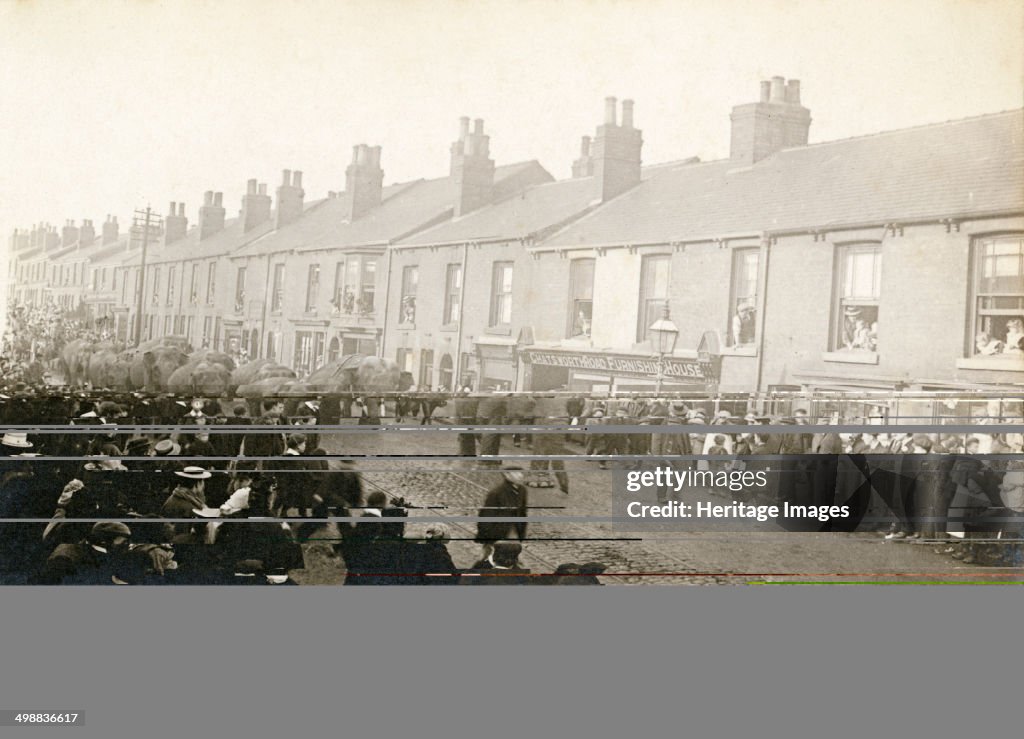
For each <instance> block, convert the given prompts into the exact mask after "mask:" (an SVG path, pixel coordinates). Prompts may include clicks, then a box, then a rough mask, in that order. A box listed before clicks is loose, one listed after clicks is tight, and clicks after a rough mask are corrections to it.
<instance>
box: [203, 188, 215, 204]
mask: <svg viewBox="0 0 1024 739" xmlns="http://www.w3.org/2000/svg"><path fill="white" fill-rule="evenodd" d="M203 205H213V190H207V191H206V192H205V193H203Z"/></svg>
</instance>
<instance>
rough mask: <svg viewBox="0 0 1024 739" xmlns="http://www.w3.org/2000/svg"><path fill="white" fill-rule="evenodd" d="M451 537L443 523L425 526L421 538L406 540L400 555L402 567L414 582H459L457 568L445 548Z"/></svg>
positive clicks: (435, 583)
mask: <svg viewBox="0 0 1024 739" xmlns="http://www.w3.org/2000/svg"><path fill="white" fill-rule="evenodd" d="M450 538H451V534H450V531H449V529H448V527H447V526H446V525H445V524H443V523H435V524H430V525H429V526H427V529H426V531H425V532H424V534H423V539H422V540H420V541H416V540H406V541H405V542H404V545H405V547H404V551H403V556H402V570H403V571H405V572H408V573H410V574H412V575H414V578H413V580H412V582H413V583H414V584H416V585H458V583H459V570H458V568H457V567H456V566H455V563H454V562H453V561H452V555H451V554H450V553H449V552H448V540H449V539H450Z"/></svg>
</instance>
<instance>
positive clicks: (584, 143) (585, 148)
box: [580, 136, 590, 157]
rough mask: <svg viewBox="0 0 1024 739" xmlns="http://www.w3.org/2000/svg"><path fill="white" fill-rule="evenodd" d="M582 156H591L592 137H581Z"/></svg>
mask: <svg viewBox="0 0 1024 739" xmlns="http://www.w3.org/2000/svg"><path fill="white" fill-rule="evenodd" d="M580 156H584V157H587V156H590V137H589V136H584V137H583V138H582V139H580Z"/></svg>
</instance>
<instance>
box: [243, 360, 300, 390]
mask: <svg viewBox="0 0 1024 739" xmlns="http://www.w3.org/2000/svg"><path fill="white" fill-rule="evenodd" d="M272 377H283V378H285V379H289V380H294V379H295V372H294V371H292V370H290V369H289V368H288V367H285V366H284V365H281V364H277V363H276V362H273V361H271V360H269V359H256V360H253V361H252V362H247V363H246V364H243V365H241V366H240V367H237V368H236V369H235V370H234V371H233V372H232V373H231V382H232V384H234V385H249V384H251V383H254V382H259V381H260V380H266V379H269V378H272Z"/></svg>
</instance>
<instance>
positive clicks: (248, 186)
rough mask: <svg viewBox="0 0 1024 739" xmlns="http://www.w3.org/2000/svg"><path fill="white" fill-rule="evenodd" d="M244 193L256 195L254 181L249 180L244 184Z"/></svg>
mask: <svg viewBox="0 0 1024 739" xmlns="http://www.w3.org/2000/svg"><path fill="white" fill-rule="evenodd" d="M246 192H247V193H249V194H250V195H255V194H256V180H249V181H248V182H247V183H246Z"/></svg>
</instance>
